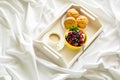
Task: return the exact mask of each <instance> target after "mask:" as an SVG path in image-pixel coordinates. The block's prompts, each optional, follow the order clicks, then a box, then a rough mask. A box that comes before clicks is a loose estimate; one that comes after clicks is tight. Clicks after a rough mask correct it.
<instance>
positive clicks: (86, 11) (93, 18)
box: [80, 6, 97, 21]
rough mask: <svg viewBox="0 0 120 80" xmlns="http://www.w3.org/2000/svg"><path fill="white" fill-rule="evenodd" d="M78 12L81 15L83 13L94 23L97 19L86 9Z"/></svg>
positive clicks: (83, 8) (82, 8)
mask: <svg viewBox="0 0 120 80" xmlns="http://www.w3.org/2000/svg"><path fill="white" fill-rule="evenodd" d="M80 11H81V12H82V13H84V14H85V15H86V16H88V17H89V18H90V19H91V20H93V21H95V20H96V19H97V16H96V15H94V14H93V13H92V12H91V11H89V10H88V9H86V8H85V7H83V6H82V7H81V8H80Z"/></svg>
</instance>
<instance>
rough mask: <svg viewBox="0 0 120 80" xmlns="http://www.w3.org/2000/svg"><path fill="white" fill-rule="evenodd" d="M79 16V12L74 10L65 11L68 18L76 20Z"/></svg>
mask: <svg viewBox="0 0 120 80" xmlns="http://www.w3.org/2000/svg"><path fill="white" fill-rule="evenodd" d="M79 15H80V14H79V12H78V11H77V10H76V9H74V8H71V9H69V10H68V11H67V16H69V17H74V18H77V17H78V16H79Z"/></svg>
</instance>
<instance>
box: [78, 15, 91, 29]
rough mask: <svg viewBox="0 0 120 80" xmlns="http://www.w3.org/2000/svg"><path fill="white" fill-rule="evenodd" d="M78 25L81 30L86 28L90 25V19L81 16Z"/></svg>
mask: <svg viewBox="0 0 120 80" xmlns="http://www.w3.org/2000/svg"><path fill="white" fill-rule="evenodd" d="M76 21H77V25H78V26H79V27H80V28H85V27H86V26H87V24H88V22H89V21H88V18H87V17H86V16H84V15H81V16H79V17H78V18H77V19H76Z"/></svg>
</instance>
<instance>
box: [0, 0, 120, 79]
mask: <svg viewBox="0 0 120 80" xmlns="http://www.w3.org/2000/svg"><path fill="white" fill-rule="evenodd" d="M71 3H74V4H77V5H82V6H84V7H86V8H88V9H89V10H90V11H92V12H93V13H94V14H96V15H97V16H98V19H99V21H100V22H101V24H102V26H103V32H102V34H100V36H99V37H98V38H97V39H96V40H95V41H94V42H93V43H92V44H91V46H90V47H89V48H88V49H87V50H86V51H85V53H84V54H83V55H81V56H80V57H79V58H78V60H77V61H76V62H75V63H74V64H73V65H72V67H71V68H69V69H68V68H64V67H60V66H58V65H56V64H54V63H53V62H52V61H50V60H48V58H47V57H46V56H44V55H42V54H41V52H40V51H39V50H38V49H37V48H35V47H34V46H33V43H34V40H35V39H36V38H37V37H38V36H39V35H40V32H41V31H42V30H44V29H45V28H47V26H48V25H49V24H50V23H51V21H53V20H54V19H56V17H57V16H58V15H59V14H60V12H62V10H64V9H65V8H66V7H67V6H68V5H69V4H71ZM119 3H120V1H119V0H84V1H83V0H0V80H119V78H120V24H119V23H120V11H119V9H120V5H119Z"/></svg>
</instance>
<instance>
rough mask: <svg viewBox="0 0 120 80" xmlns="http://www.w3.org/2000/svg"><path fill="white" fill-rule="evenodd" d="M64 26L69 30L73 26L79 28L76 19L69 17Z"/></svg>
mask: <svg viewBox="0 0 120 80" xmlns="http://www.w3.org/2000/svg"><path fill="white" fill-rule="evenodd" d="M64 26H65V28H66V29H68V28H69V27H71V26H77V22H76V20H75V18H74V17H67V18H66V19H65V21H64Z"/></svg>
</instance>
